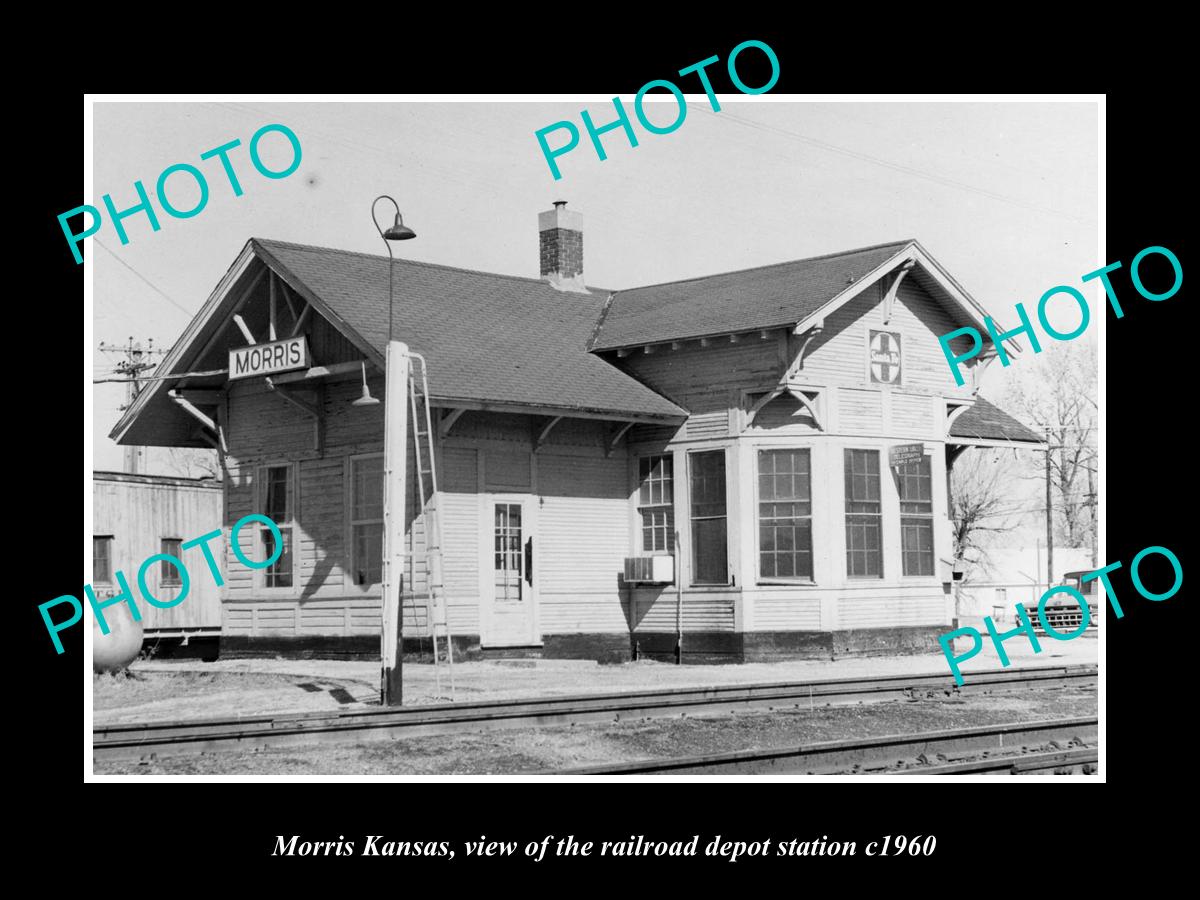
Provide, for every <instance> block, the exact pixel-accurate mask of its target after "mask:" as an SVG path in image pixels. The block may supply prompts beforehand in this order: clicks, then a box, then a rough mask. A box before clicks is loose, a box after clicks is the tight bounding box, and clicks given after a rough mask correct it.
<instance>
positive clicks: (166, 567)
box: [158, 537, 183, 587]
mask: <svg viewBox="0 0 1200 900" xmlns="http://www.w3.org/2000/svg"><path fill="white" fill-rule="evenodd" d="M167 544H175V545H176V548H177V549H178V550H179V552H178V553H172V552H171V551H170V550H169V549H167ZM158 547H159V550H158V552H159V554H161V555H162V556H173V557H175V558H176V559H177V560H179V563H180V565H182V564H183V538H173V537H170V538H168V537H165V538H159V541H158ZM158 583H159V585H160V586H162V587H182V586H183V579H182V578H181V577H180V572H179V566H172V565H171V564H169V563H167V562H165V561H164V560H159V562H158Z"/></svg>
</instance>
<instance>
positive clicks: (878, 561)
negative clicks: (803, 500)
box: [845, 450, 883, 578]
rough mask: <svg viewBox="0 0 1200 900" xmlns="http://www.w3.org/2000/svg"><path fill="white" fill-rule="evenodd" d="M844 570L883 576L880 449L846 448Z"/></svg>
mask: <svg viewBox="0 0 1200 900" xmlns="http://www.w3.org/2000/svg"><path fill="white" fill-rule="evenodd" d="M845 454H846V456H845V459H846V574H847V575H851V576H861V577H875V578H882V577H883V552H882V550H881V549H880V547H881V540H882V531H883V527H882V522H881V520H882V518H883V510H882V508H881V504H880V500H879V451H878V450H846V451H845Z"/></svg>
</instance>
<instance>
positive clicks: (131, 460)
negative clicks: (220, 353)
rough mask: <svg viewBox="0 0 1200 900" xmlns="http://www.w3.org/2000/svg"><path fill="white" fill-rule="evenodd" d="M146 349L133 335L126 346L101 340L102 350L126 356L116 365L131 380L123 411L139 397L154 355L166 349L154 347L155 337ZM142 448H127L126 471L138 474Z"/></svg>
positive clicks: (152, 363)
mask: <svg viewBox="0 0 1200 900" xmlns="http://www.w3.org/2000/svg"><path fill="white" fill-rule="evenodd" d="M146 344H147V346H146V349H145V350H143V349H142V344H141V342H140V341H138V342H136V343H135V342H134V340H133V336H132V335H130V337H129V341H128V342H127V343H126V344H125V346H124V347H119V346H117V345H115V344H107V343H105V342H104V341H101V342H100V347H99V349H100V350H103V351H104V352H105V353H121V354H124V358H123V359H120V360H118V361H117V364H116V366H115V367H114V368H115V369H116V370H117V372H119V373H120V374H122V375H126V376H128V377H129V381H128V382H127V383H126V385H125V404H124V405H123V406H121V407H120V410H121V412H124V411H125V410H127V409H129V407H130V406H132V405H133V401H134V400H136V399H137V398H138V394H140V393H141V392H142V384H141V382H140V381H139V380H138V376H139V375H141V374H142V372H145V371H147V370H148V369H153V368H154V367H155V366H156V365H158V363H155V362H151V361H150V360H151V358H152V357H154V356H163V355H165V351H163V350H155V349H154V338H150V339H149V340H148V341H147V342H146ZM141 455H142V448H141V447H133V446H129V447H126V448H125V471H126V472H130V473H133V474H136V473H137V471H138V468H139V463H140V460H141Z"/></svg>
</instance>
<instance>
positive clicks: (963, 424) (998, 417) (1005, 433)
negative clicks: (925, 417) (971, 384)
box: [950, 395, 1045, 444]
mask: <svg viewBox="0 0 1200 900" xmlns="http://www.w3.org/2000/svg"><path fill="white" fill-rule="evenodd" d="M950 436H951V437H952V438H965V439H966V440H967V441H971V440H985V441H1013V442H1017V443H1029V444H1043V443H1045V441H1043V440H1042V437H1041V435H1039V434H1038V433H1037V432H1036V431H1034V430H1033V429H1031V428H1026V427H1025V426H1024V425H1022V424H1021V423H1020V422H1018V421H1017V420H1016V419H1014V418H1013V417H1012V416H1010V415H1009V414H1008V413H1006V412H1005V411H1004V410H1002V409H1000V408H999V407H998V406H995V405H993V404H991V403H989V402H988V401H987V400H984V399H983V398H982V397H980V396H978V395H976V396H975V402H974V403H973V404H972V405H971V408H970V409H968V410H967V411H966V412H964V413H963V414H962V415H960V416H959V417H958V418H957V419H955V420H954V422H953V423H951V425H950Z"/></svg>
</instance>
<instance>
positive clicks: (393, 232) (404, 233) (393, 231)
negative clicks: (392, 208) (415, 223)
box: [383, 213, 417, 241]
mask: <svg viewBox="0 0 1200 900" xmlns="http://www.w3.org/2000/svg"><path fill="white" fill-rule="evenodd" d="M416 236H417V233H416V232H415V231H413V230H412V229H411V228H409V227H408V226H407V225H405V224H404V219H403V218H402V217H401V215H400V213H396V222H395V224H393V225H392V227H391V228H389V229H388V230H387V231H385V232H384V233H383V239H384V240H385V241H407V240H409V239H410V238H415V237H416Z"/></svg>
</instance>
